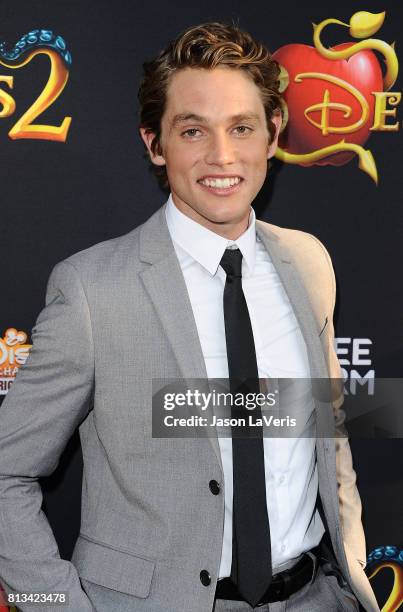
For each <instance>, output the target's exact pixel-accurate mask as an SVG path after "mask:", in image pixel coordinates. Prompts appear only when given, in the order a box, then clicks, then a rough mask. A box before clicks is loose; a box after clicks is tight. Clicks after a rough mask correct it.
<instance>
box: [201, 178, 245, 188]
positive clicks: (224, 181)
mask: <svg viewBox="0 0 403 612" xmlns="http://www.w3.org/2000/svg"><path fill="white" fill-rule="evenodd" d="M242 181H243V178H242V177H241V176H222V177H221V176H220V177H213V176H206V177H203V178H201V179H199V180H198V181H197V182H198V183H199V184H200V185H203V187H208V188H210V189H222V190H226V189H232V188H234V187H236V186H237V185H239V184H240V183H241V182H242Z"/></svg>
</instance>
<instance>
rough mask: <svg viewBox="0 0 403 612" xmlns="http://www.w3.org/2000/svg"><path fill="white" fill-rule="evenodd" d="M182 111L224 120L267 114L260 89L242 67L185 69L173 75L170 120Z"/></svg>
mask: <svg viewBox="0 0 403 612" xmlns="http://www.w3.org/2000/svg"><path fill="white" fill-rule="evenodd" d="M181 112H188V113H189V112H192V113H195V114H198V115H203V116H205V117H211V118H214V119H220V118H223V117H225V116H226V115H235V114H241V113H248V112H254V113H259V114H261V115H262V117H263V116H264V107H263V102H262V99H261V95H260V91H259V88H258V87H257V86H256V85H255V83H254V82H253V81H252V79H251V77H250V76H249V75H248V74H246V73H245V72H244V71H242V70H238V69H234V68H226V67H218V68H213V69H204V68H184V69H183V70H179V71H178V72H176V73H175V74H174V75H173V76H172V77H171V80H170V82H169V85H168V89H167V100H166V107H165V116H166V118H167V120H169V119H170V118H172V117H173V116H175V115H176V114H178V113H181Z"/></svg>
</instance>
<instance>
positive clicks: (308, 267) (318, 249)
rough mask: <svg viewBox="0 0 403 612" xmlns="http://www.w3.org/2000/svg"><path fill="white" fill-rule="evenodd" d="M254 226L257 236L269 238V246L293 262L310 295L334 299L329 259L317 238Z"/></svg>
mask: <svg viewBox="0 0 403 612" xmlns="http://www.w3.org/2000/svg"><path fill="white" fill-rule="evenodd" d="M256 227H257V229H258V232H260V234H262V235H264V236H266V237H267V238H268V244H269V245H270V244H272V245H273V248H274V249H276V250H277V251H278V252H279V253H281V255H282V256H283V257H285V258H287V259H289V260H290V261H292V263H293V264H294V265H295V267H296V269H297V270H298V272H299V275H300V277H301V278H302V279H303V280H304V282H305V285H306V286H307V287H308V288H309V289H310V291H311V292H313V293H317V292H318V291H319V292H321V293H323V295H327V296H328V297H329V298H330V299H332V300H333V301H334V300H335V297H336V279H335V274H334V270H333V264H332V260H331V258H330V255H329V253H328V251H327V249H326V247H325V246H324V244H323V243H322V242H321V241H320V240H319V239H318V238H317V237H316V236H314V235H313V234H310V233H309V232H304V231H302V230H297V229H291V228H287V227H280V226H279V225H274V224H272V223H266V222H265V221H256Z"/></svg>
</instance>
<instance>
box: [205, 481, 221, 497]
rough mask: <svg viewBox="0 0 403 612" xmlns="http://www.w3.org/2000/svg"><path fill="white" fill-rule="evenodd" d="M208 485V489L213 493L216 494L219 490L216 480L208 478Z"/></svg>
mask: <svg viewBox="0 0 403 612" xmlns="http://www.w3.org/2000/svg"><path fill="white" fill-rule="evenodd" d="M208 486H209V488H210V491H211V492H212V494H213V495H218V494H219V492H220V485H219V484H218V482H217V481H216V480H210V482H209V483H208Z"/></svg>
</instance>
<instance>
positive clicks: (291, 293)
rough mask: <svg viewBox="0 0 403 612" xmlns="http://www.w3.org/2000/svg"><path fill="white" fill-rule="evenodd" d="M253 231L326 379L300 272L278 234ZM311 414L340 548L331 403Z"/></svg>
mask: <svg viewBox="0 0 403 612" xmlns="http://www.w3.org/2000/svg"><path fill="white" fill-rule="evenodd" d="M256 231H257V234H258V236H259V238H260V239H261V240H262V242H263V244H264V245H265V247H266V249H267V251H268V253H269V255H270V257H271V260H272V262H273V265H274V267H275V269H276V271H277V273H278V275H279V277H280V279H281V281H282V283H283V286H284V289H285V291H286V293H287V295H288V298H289V300H290V303H291V306H292V307H293V310H294V313H295V316H296V318H297V320H298V323H299V325H300V329H301V332H302V335H303V337H304V340H305V343H306V346H307V353H308V360H309V366H310V371H311V378H312V379H315V378H321V379H326V378H328V377H329V376H330V373H329V371H328V367H327V362H326V358H325V354H324V352H323V348H322V343H321V340H320V338H319V332H318V326H317V323H316V321H315V317H314V314H313V308H312V305H311V302H310V299H309V295H308V293H307V290H306V288H305V286H304V284H303V282H302V280H301V277H300V274H299V273H298V272H297V270H296V267H295V263H294V262H293V260H292V256H291V254H290V252H289V250H288V249H286V248H285V247H284V246H283V245H282V244H281V240H280V239H279V237H278V236H277V235H276V234H275V233H274V232H272V231H271V230H270V229H269V228H267V227H266V226H265V225H264V224H263V223H262V222H261V221H257V222H256ZM315 416H316V435H317V438H316V451H317V461H318V475H319V490H320V492H321V498H322V502H323V506H324V510H325V513H326V518H327V520H328V522H329V523H331V524H332V525H335V527H336V534H337V536H336V537H337V540H338V544H339V548H340V549H342V546H341V540H340V534H339V531H338V529H337V526H338V522H339V519H338V513H337V507H338V494H337V482H336V477H335V465H336V457H335V445H334V443H332V441H330V442H329V438H333V436H334V433H333V432H334V416H333V410H332V407H331V405H330V404H329V403H326V402H321V401H319V400H318V399H315Z"/></svg>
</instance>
